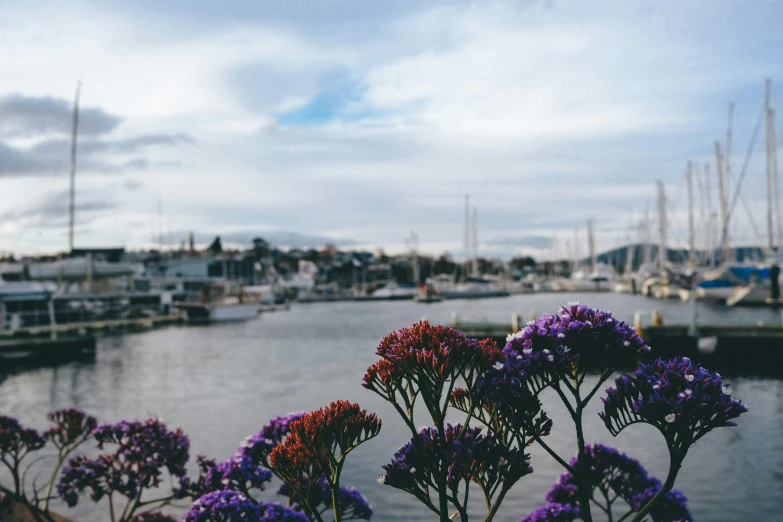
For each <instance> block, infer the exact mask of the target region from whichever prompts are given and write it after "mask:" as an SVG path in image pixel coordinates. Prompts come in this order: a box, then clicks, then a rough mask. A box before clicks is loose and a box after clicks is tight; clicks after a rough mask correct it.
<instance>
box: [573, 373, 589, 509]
mask: <svg viewBox="0 0 783 522" xmlns="http://www.w3.org/2000/svg"><path fill="white" fill-rule="evenodd" d="M575 395H576V397H575V398H576V411H575V415H574V424H575V425H576V443H577V450H578V453H577V462H576V469H577V471H578V473H577V475H576V478H577V483H578V484H579V507H580V508H581V510H582V520H584V522H593V515H592V514H591V513H590V492H589V490H590V486H591V484H590V483H589V482H588V480H587V473H586V471H587V470H586V469H585V468H586V467H587V459H586V458H585V435H584V430H583V428H582V411H583V407H582V401H581V398H580V397H579V385H577V386H576V393H575Z"/></svg>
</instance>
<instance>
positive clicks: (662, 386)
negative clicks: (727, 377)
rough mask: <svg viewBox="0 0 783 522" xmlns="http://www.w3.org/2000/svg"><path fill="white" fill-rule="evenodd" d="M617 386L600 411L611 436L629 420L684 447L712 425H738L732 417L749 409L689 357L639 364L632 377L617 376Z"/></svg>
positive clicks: (713, 426)
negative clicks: (644, 425)
mask: <svg viewBox="0 0 783 522" xmlns="http://www.w3.org/2000/svg"><path fill="white" fill-rule="evenodd" d="M615 386H616V388H608V389H607V390H606V394H607V396H606V398H601V400H602V401H603V402H604V411H603V412H602V413H599V416H600V417H601V419H603V421H604V423H605V424H606V427H607V428H608V429H609V431H610V432H611V433H612V434H613V435H617V434H618V433H619V432H620V431H622V430H623V428H625V427H626V426H628V425H630V424H633V423H635V422H645V423H648V424H652V425H653V426H655V427H657V428H658V429H659V430H660V431H661V433H663V435H664V436H665V437H666V439H667V441H672V442H676V444H677V446H678V447H679V448H681V449H685V450H687V447H688V446H689V445H690V444H692V443H693V442H696V441H697V440H699V439H700V438H701V437H702V436H704V435H705V434H706V433H707V432H709V431H711V430H712V429H714V428H719V427H723V426H736V424H735V423H734V422H731V419H735V418H737V417H739V416H740V415H741V414H743V413H745V412H746V411H748V408H747V407H746V406H745V405H744V404H742V402H741V401H739V400H736V399H732V398H731V389H730V387H729V386H728V385H725V384H724V383H723V382H722V379H721V376H720V374H718V373H710V371H709V370H707V369H705V368H702V367H701V366H700V365H699V364H696V363H693V362H692V361H691V360H690V359H688V358H687V357H677V358H675V359H672V360H671V361H664V360H662V359H658V360H657V361H654V362H652V363H650V364H640V365H639V368H638V369H637V370H636V372H634V373H633V374H632V375H624V376H622V377H620V378H618V379H617V380H616V381H615Z"/></svg>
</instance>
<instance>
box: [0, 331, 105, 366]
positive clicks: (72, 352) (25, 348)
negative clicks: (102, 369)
mask: <svg viewBox="0 0 783 522" xmlns="http://www.w3.org/2000/svg"><path fill="white" fill-rule="evenodd" d="M96 342H97V340H96V338H95V336H94V335H81V336H66V337H58V338H57V339H43V338H24V337H22V338H16V339H9V338H6V339H2V340H0V360H2V364H3V366H12V365H15V364H57V363H63V362H70V361H92V360H95V345H96Z"/></svg>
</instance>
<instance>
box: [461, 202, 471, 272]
mask: <svg viewBox="0 0 783 522" xmlns="http://www.w3.org/2000/svg"><path fill="white" fill-rule="evenodd" d="M462 246H463V248H464V250H465V262H466V263H467V262H469V261H470V196H468V195H467V194H465V226H464V229H463V230H462Z"/></svg>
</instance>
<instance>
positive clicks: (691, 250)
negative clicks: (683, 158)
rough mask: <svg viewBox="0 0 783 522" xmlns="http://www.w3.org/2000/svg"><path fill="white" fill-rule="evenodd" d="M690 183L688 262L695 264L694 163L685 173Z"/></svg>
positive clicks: (690, 163) (689, 165)
mask: <svg viewBox="0 0 783 522" xmlns="http://www.w3.org/2000/svg"><path fill="white" fill-rule="evenodd" d="M685 179H686V181H687V183H688V261H690V262H691V263H693V260H694V252H695V246H696V245H695V244H694V242H695V240H696V236H695V233H694V232H695V231H694V226H693V163H692V162H690V161H689V162H688V170H687V171H686V172H685Z"/></svg>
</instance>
